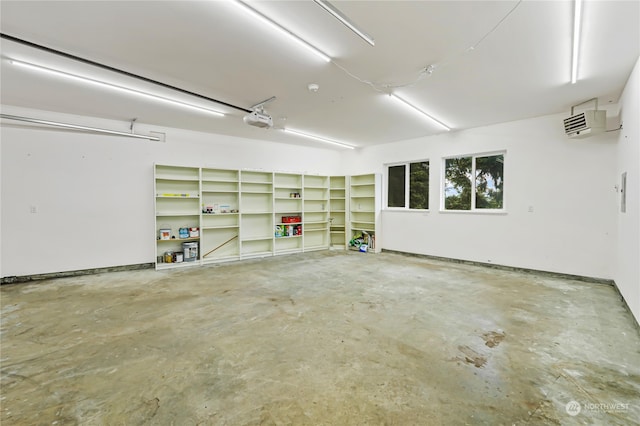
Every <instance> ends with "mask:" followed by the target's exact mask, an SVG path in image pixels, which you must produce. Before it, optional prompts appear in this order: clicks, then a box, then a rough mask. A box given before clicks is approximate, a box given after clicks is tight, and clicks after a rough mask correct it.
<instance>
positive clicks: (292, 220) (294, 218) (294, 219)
mask: <svg viewBox="0 0 640 426" xmlns="http://www.w3.org/2000/svg"><path fill="white" fill-rule="evenodd" d="M300 222H302V218H301V217H300V216H282V223H300Z"/></svg>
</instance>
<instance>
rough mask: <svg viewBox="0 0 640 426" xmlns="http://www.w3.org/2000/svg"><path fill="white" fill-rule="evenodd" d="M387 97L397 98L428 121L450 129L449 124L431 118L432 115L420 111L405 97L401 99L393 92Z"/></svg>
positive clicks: (447, 129)
mask: <svg viewBox="0 0 640 426" xmlns="http://www.w3.org/2000/svg"><path fill="white" fill-rule="evenodd" d="M389 97H390V98H392V99H395V100H397V101H398V102H399V103H401V104H402V105H405V106H407V107H409V108H411V109H412V110H413V111H415V112H419V113H420V114H421V115H422V116H423V117H426V118H428V119H429V121H431V122H432V123H435V124H437V125H438V126H440V127H442V128H443V129H444V130H446V131H449V130H451V128H449V126H447V125H446V124H444V123H443V122H442V121H440V120H437V119H435V118H433V117H432V116H430V115H429V114H427V113H426V112H424V111H422V110H421V109H420V108H418V107H416V106H415V105H412V104H411V103H409V102H408V101H406V100H405V99H402V98H401V97H400V96H398V95H396V94H395V93H389Z"/></svg>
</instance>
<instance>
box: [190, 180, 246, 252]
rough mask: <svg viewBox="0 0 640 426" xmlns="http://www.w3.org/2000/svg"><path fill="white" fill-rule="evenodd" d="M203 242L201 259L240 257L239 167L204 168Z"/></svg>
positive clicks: (201, 240)
mask: <svg viewBox="0 0 640 426" xmlns="http://www.w3.org/2000/svg"><path fill="white" fill-rule="evenodd" d="M201 173H202V177H201V182H202V192H201V194H202V195H201V202H202V209H201V212H202V213H201V215H202V216H201V221H200V232H201V235H200V245H201V249H202V250H201V252H202V254H201V258H202V263H212V262H220V261H226V260H236V259H238V258H239V257H240V241H239V239H238V237H239V234H240V213H239V211H240V196H239V190H240V178H239V172H238V171H237V170H224V169H209V168H203V169H202V171H201Z"/></svg>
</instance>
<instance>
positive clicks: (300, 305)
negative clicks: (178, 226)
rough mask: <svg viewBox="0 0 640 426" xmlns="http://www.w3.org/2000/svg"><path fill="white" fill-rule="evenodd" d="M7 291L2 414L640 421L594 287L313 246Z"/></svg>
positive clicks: (32, 419)
mask: <svg viewBox="0 0 640 426" xmlns="http://www.w3.org/2000/svg"><path fill="white" fill-rule="evenodd" d="M0 295H1V297H2V299H1V307H2V324H1V329H0V333H1V334H0V338H1V341H0V343H1V344H2V346H1V353H0V362H1V364H0V367H1V375H0V379H1V381H0V384H1V386H2V387H1V396H0V422H1V423H2V425H23V424H24V425H40V424H42V425H45V424H46V425H51V424H57V425H63V424H64V425H67V424H69V425H73V424H79V425H103V424H104V425H147V424H150V425H171V424H175V425H452V424H454V425H464V424H469V425H474V424H488V425H501V424H503V425H513V424H515V425H524V424H527V425H528V424H552V425H553V424H561V425H572V424H594V425H599V424H608V425H629V424H631V425H633V424H640V423H638V419H640V335H639V334H638V330H637V329H636V328H635V325H634V322H633V319H632V318H631V316H630V314H629V313H628V312H627V311H626V310H625V308H624V306H623V305H622V304H621V302H620V300H619V297H618V295H617V293H616V292H615V290H614V289H613V288H612V287H609V286H606V285H602V284H590V283H584V282H580V281H573V280H567V279H555V278H550V277H548V276H544V277H543V276H536V275H532V274H525V273H518V272H511V271H500V270H494V269H488V268H483V267H478V266H472V265H461V264H455V263H448V262H441V261H435V260H430V259H421V258H413V257H405V256H401V255H398V254H393V253H382V254H377V255H375V254H364V253H355V252H353V253H352V252H347V253H342V252H316V253H305V254H299V255H293V256H286V257H285V256H281V257H274V258H268V259H265V260H260V261H258V260H256V261H243V262H237V263H232V264H224V265H212V266H207V267H196V268H189V269H180V270H170V271H161V272H156V271H152V270H141V271H131V272H113V273H108V274H101V275H93V276H82V277H73V278H63V279H56V280H49V281H44V282H37V283H29V284H16V285H5V286H2V287H1V288H0ZM571 401H576V402H577V403H579V404H580V407H581V410H580V412H579V413H575V410H574V411H572V413H571V414H575V415H571V414H569V413H568V412H567V404H568V403H570V402H571Z"/></svg>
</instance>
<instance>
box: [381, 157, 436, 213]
mask: <svg viewBox="0 0 640 426" xmlns="http://www.w3.org/2000/svg"><path fill="white" fill-rule="evenodd" d="M415 163H428V164H429V180H428V189H429V194H428V197H429V198H430V197H431V160H430V159H428V158H424V159H420V160H411V161H398V162H394V163H386V164H384V167H385V170H386V173H385V188H384V189H385V191H384V210H389V211H411V212H428V211H430V207H431V203H430V202H429V199H427V202H428V203H429V207H428V208H426V209H413V208H411V207H410V203H411V164H415ZM397 166H404V207H390V206H389V168H390V167H397Z"/></svg>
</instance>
